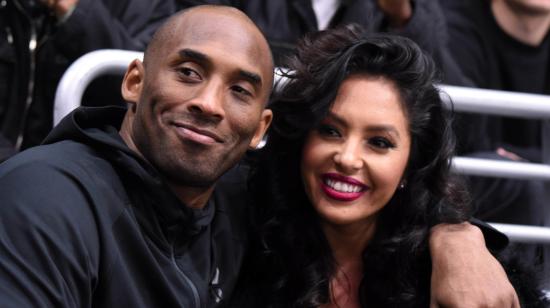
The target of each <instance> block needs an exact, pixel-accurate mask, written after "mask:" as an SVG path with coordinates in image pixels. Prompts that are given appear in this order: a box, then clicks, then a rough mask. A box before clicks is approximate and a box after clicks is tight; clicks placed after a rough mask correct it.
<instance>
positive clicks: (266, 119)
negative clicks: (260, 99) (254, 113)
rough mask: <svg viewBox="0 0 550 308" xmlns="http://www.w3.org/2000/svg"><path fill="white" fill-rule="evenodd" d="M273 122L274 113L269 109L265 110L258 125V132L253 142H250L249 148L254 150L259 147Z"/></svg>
mask: <svg viewBox="0 0 550 308" xmlns="http://www.w3.org/2000/svg"><path fill="white" fill-rule="evenodd" d="M271 120H273V113H272V112H271V110H269V109H264V111H263V112H262V117H261V119H260V124H259V125H258V128H256V132H255V133H254V136H253V137H252V140H250V144H249V146H248V148H249V149H251V150H253V149H256V148H257V147H258V144H260V141H262V139H263V137H264V135H265V132H266V131H267V129H268V128H269V125H270V124H271Z"/></svg>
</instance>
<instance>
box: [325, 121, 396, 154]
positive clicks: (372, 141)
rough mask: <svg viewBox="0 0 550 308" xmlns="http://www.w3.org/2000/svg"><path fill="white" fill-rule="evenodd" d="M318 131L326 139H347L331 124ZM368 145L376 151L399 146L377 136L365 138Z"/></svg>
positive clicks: (388, 139)
mask: <svg viewBox="0 0 550 308" xmlns="http://www.w3.org/2000/svg"><path fill="white" fill-rule="evenodd" d="M317 131H318V133H319V135H320V136H323V137H326V138H343V137H345V136H344V135H343V134H342V133H341V132H340V131H339V130H338V128H336V127H334V126H332V125H330V124H321V125H319V127H318V128H317ZM365 140H366V144H367V145H368V146H370V147H374V148H375V149H379V150H388V149H393V148H396V147H397V145H396V144H395V143H394V142H393V141H392V140H391V139H390V138H388V137H385V136H380V135H375V136H367V137H366V138H365Z"/></svg>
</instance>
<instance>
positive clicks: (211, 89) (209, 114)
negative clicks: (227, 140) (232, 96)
mask: <svg viewBox="0 0 550 308" xmlns="http://www.w3.org/2000/svg"><path fill="white" fill-rule="evenodd" d="M188 109H189V111H190V112H191V113H194V114H196V115H200V116H203V117H205V118H209V119H215V120H217V121H220V120H222V119H223V118H224V116H225V111H224V95H223V88H222V86H221V85H216V84H208V85H206V86H205V87H204V88H203V89H201V90H200V91H199V92H198V93H197V96H196V97H194V98H193V99H192V100H191V101H190V103H189V105H188Z"/></svg>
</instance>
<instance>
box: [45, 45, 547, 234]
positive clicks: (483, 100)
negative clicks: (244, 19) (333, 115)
mask: <svg viewBox="0 0 550 308" xmlns="http://www.w3.org/2000/svg"><path fill="white" fill-rule="evenodd" d="M142 58H143V53H142V52H135V51H124V50H113V49H105V50H98V51H93V52H90V53H88V54H86V55H84V56H82V57H81V58H79V59H78V60H76V61H75V62H74V63H73V64H72V65H71V66H70V67H69V68H68V69H67V71H66V72H65V74H64V75H63V77H62V79H61V81H60V83H59V86H58V88H57V92H56V97H55V104H54V124H57V123H59V121H60V120H61V119H62V118H63V117H64V116H65V115H67V114H68V113H69V112H71V111H72V110H73V109H74V108H76V107H78V106H79V105H80V102H81V100H82V95H83V94H84V90H85V89H86V87H87V86H88V85H89V83H90V82H91V81H92V80H93V79H94V78H96V77H97V76H100V75H102V74H121V75H122V74H123V73H124V72H125V71H126V68H127V66H128V64H129V63H130V62H131V61H132V60H134V59H142ZM275 79H276V80H278V81H279V82H284V80H281V78H280V76H278V75H277V74H275ZM440 88H441V89H442V90H443V93H442V99H443V101H444V102H445V103H446V104H447V105H448V106H449V102H450V101H451V100H450V98H452V102H453V108H454V110H455V111H460V112H474V113H484V114H491V115H500V116H513V117H520V118H528V119H550V96H545V95H536V94H525V93H516V92H508V91H496V90H484V89H474V88H464V87H456V86H448V85H440ZM452 167H453V170H454V171H455V172H458V173H462V174H468V175H478V176H489V177H504V178H514V179H536V180H550V166H548V165H544V164H533V163H524V162H508V161H497V160H489V159H479V158H468V157H455V158H453V162H452ZM492 225H493V226H494V227H495V228H496V229H498V230H500V231H502V232H504V233H505V234H506V235H508V236H509V237H510V239H511V240H514V241H521V242H539V243H550V228H543V227H532V226H520V225H506V224H492Z"/></svg>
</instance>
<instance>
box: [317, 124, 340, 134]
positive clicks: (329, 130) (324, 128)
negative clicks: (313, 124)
mask: <svg viewBox="0 0 550 308" xmlns="http://www.w3.org/2000/svg"><path fill="white" fill-rule="evenodd" d="M317 130H318V131H319V134H320V135H321V136H327V137H340V132H339V131H338V130H337V129H336V128H334V127H332V126H330V125H326V124H322V125H320V126H319V128H318V129H317Z"/></svg>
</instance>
